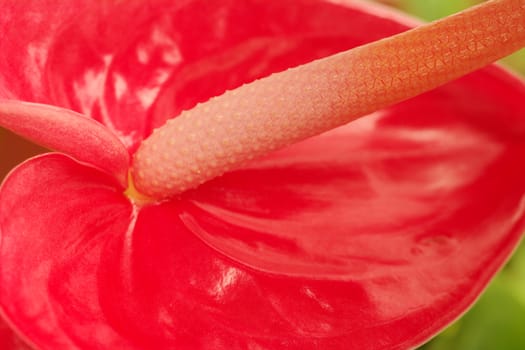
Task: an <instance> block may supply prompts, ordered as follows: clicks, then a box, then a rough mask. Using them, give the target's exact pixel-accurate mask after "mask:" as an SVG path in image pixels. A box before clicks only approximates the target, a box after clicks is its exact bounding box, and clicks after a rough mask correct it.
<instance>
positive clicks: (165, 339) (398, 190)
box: [0, 0, 525, 350]
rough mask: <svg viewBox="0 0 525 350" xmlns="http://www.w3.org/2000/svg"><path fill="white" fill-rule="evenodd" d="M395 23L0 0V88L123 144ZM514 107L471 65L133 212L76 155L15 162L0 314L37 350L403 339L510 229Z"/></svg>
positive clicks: (5, 205)
mask: <svg viewBox="0 0 525 350" xmlns="http://www.w3.org/2000/svg"><path fill="white" fill-rule="evenodd" d="M130 23H133V25H130ZM407 23H408V22H407V21H406V20H405V19H403V18H400V17H399V16H397V15H392V14H391V13H389V12H386V11H384V10H382V9H381V10H379V9H376V8H370V7H368V6H363V5H361V4H360V3H355V2H352V1H345V2H343V3H341V4H334V3H331V2H324V1H309V0H304V1H303V0H301V1H296V2H281V1H277V0H275V1H273V0H272V1H268V0H264V1H263V0H260V1H255V0H254V1H249V2H248V1H246V2H241V1H225V0H224V1H213V2H210V1H207V0H201V1H176V2H174V1H158V2H156V3H155V6H151V4H150V3H149V2H141V1H132V2H108V1H97V2H91V1H85V2H83V1H78V2H75V4H74V6H73V5H72V4H71V2H69V1H63V2H61V1H38V2H32V1H27V2H16V3H15V2H8V3H7V4H6V6H5V8H4V9H3V11H2V14H1V15H0V28H1V29H2V31H3V32H4V33H5V37H4V38H3V40H2V41H1V42H0V52H1V54H0V97H1V98H4V99H15V100H26V101H30V102H39V103H48V104H52V105H55V106H60V107H66V108H70V109H73V110H75V111H77V112H81V113H84V114H86V115H89V116H91V117H93V118H94V119H96V120H98V121H101V122H102V123H103V124H105V125H106V126H107V127H108V129H109V130H112V131H113V132H115V134H116V135H117V136H118V137H119V138H120V139H121V141H122V142H123V143H124V144H125V145H126V146H127V148H128V150H129V151H130V152H131V153H132V152H133V151H134V150H135V149H136V147H137V145H138V144H139V143H140V141H141V140H142V139H143V138H144V137H146V136H147V135H149V134H150V133H151V130H152V128H154V127H156V126H159V125H161V124H162V123H163V122H164V121H165V120H166V119H167V118H169V117H172V116H175V115H177V114H178V113H179V112H180V111H181V110H182V109H187V108H190V107H193V106H194V105H195V104H196V103H197V102H201V101H205V100H206V99H208V98H209V97H211V96H214V95H217V94H220V93H222V92H223V91H224V90H226V89H232V88H235V87H237V86H239V85H241V84H243V83H245V82H248V81H251V80H253V79H255V78H258V77H261V76H265V75H268V74H270V73H272V72H274V71H279V70H283V69H285V68H287V67H289V66H295V65H298V64H300V63H304V62H308V61H310V60H313V59H315V58H318V57H322V56H325V55H328V54H330V53H334V52H338V51H340V50H344V49H348V48H351V47H353V46H356V45H360V44H362V43H364V42H368V41H372V40H376V39H379V38H381V37H384V36H388V35H392V34H394V33H397V32H400V31H403V30H405V29H406V28H407V27H408V25H409V24H407ZM14 28H16V29H14ZM6 53H9V54H6ZM15 63H16V64H15ZM523 98H525V87H524V85H523V83H522V82H521V81H519V80H518V79H516V78H514V77H512V76H511V75H509V74H507V73H506V72H503V71H502V70H500V69H498V68H496V67H489V68H486V69H484V70H482V71H480V72H477V73H475V74H472V75H469V76H467V77H465V78H462V79H461V80H459V81H457V82H454V83H451V84H448V85H446V86H444V87H442V88H440V89H438V90H435V91H433V92H430V93H427V94H425V95H422V96H420V97H418V98H416V99H413V100H410V101H407V102H405V103H402V104H399V105H397V106H395V107H392V108H389V109H387V110H384V111H380V112H377V113H375V114H373V115H370V116H368V117H365V118H363V119H362V120H360V121H358V122H355V123H353V124H350V125H347V126H345V127H342V128H339V129H336V130H333V131H331V132H329V133H326V134H324V135H322V136H319V137H317V138H314V139H310V140H308V141H305V142H303V143H300V144H297V145H294V146H292V147H290V148H287V149H284V150H281V151H279V152H276V153H274V154H271V155H269V156H267V157H265V158H264V159H259V160H254V161H253V162H252V163H250V164H248V165H247V166H245V167H244V168H243V169H240V170H237V171H234V172H231V173H228V174H226V175H224V176H223V177H221V178H217V179H215V180H213V181H210V182H208V183H206V184H205V185H203V186H201V187H199V188H198V189H196V190H194V191H190V192H186V193H184V194H183V195H181V196H180V197H178V198H174V199H171V200H169V201H164V202H162V203H156V204H151V205H149V206H146V207H137V206H135V205H134V204H133V203H131V202H130V201H129V199H128V198H126V197H125V196H124V195H123V191H124V188H122V187H121V185H119V182H118V181H117V179H115V178H114V177H113V176H111V175H109V174H108V173H103V172H101V171H100V170H98V169H97V168H95V167H90V166H89V164H85V163H80V162H78V160H75V159H73V158H70V157H67V156H65V155H61V154H51V155H45V156H41V157H38V158H35V159H32V160H30V161H27V162H26V163H24V164H22V165H21V166H19V167H18V168H17V169H15V170H14V171H13V172H12V173H11V174H10V176H9V177H8V178H7V179H6V181H5V182H4V183H3V185H2V187H1V188H0V235H1V247H0V305H1V309H2V314H3V315H4V316H5V317H7V318H8V319H9V321H10V323H11V324H12V325H13V326H14V327H16V329H17V331H18V332H20V333H21V334H23V336H24V337H25V338H26V339H28V340H29V341H30V342H31V343H33V344H34V345H35V346H37V347H39V348H42V349H72V348H81V349H152V348H159V349H203V350H204V349H306V350H308V349H405V348H409V347H412V346H414V345H416V344H418V343H420V342H422V341H424V340H425V339H427V338H428V337H429V336H431V335H432V334H434V333H435V332H437V331H438V330H440V329H441V328H442V327H444V326H445V325H446V324H447V323H448V322H450V321H451V320H453V319H454V318H456V317H457V316H458V315H460V314H461V313H462V312H463V311H464V310H465V309H466V308H467V307H468V305H470V303H472V302H473V301H474V299H475V298H476V296H477V295H479V293H480V291H481V290H482V288H483V287H484V286H485V285H486V283H487V282H488V280H489V279H490V277H491V276H492V275H493V274H494V273H495V272H496V271H497V270H498V269H499V268H500V267H501V265H502V264H503V263H504V261H505V260H506V259H507V258H508V256H509V254H510V253H511V251H512V250H513V248H514V247H515V245H516V243H517V242H518V240H519V238H520V236H521V232H522V230H523V226H524V222H523V217H524V212H523V211H524V205H523V197H524V193H525V182H523V178H524V175H525V169H524V168H523V167H522V166H521V163H520V162H519V161H517V160H519V159H522V158H523V156H524V154H525V145H524V143H523V140H524V136H525V120H524V119H523V115H524V114H525V106H524V105H523V103H522V102H521V101H522V100H523ZM93 165H94V166H98V164H96V162H94V164H93Z"/></svg>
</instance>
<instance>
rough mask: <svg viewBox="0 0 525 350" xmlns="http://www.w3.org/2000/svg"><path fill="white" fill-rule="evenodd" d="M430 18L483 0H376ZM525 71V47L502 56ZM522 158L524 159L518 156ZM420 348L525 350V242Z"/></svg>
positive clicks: (436, 349)
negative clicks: (467, 307) (456, 317)
mask: <svg viewBox="0 0 525 350" xmlns="http://www.w3.org/2000/svg"><path fill="white" fill-rule="evenodd" d="M376 1H377V2H382V3H384V4H387V5H389V6H393V7H397V8H399V9H401V10H403V11H404V12H408V13H411V14H413V15H414V16H416V17H419V18H422V19H424V20H427V21H430V20H434V19H438V18H441V17H444V16H447V15H449V14H452V13H455V12H458V11H460V10H462V9H464V8H467V7H469V6H472V5H476V4H479V3H481V2H482V1H480V0H376ZM501 63H502V64H504V65H506V66H507V67H510V68H511V69H512V70H514V71H516V72H519V73H520V74H522V75H525V50H521V51H519V52H518V53H516V54H514V55H512V56H510V57H507V58H506V59H504V60H502V62H501ZM516 161H517V162H522V161H523V160H516ZM420 350H525V242H522V244H521V247H520V248H519V249H518V250H517V251H516V253H515V254H514V256H513V257H512V259H511V260H510V261H509V263H508V264H507V266H506V267H505V268H504V269H503V271H501V273H500V274H499V275H498V276H497V277H496V278H495V279H494V281H493V282H492V283H491V285H490V286H489V288H488V289H487V290H486V291H485V293H484V294H483V295H482V296H481V297H480V299H479V300H478V302H477V303H476V304H475V305H474V306H473V307H472V308H471V309H470V310H469V311H468V312H467V313H466V314H465V315H464V316H463V317H462V318H460V319H459V320H458V321H456V322H455V323H454V324H453V325H451V326H449V327H448V328H447V329H446V330H445V331H443V332H442V333H441V334H440V335H438V336H437V337H435V338H434V339H433V340H431V341H430V342H428V343H427V344H425V345H423V346H422V347H421V348H420Z"/></svg>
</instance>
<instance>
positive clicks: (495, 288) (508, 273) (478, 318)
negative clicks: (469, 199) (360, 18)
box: [0, 0, 525, 350]
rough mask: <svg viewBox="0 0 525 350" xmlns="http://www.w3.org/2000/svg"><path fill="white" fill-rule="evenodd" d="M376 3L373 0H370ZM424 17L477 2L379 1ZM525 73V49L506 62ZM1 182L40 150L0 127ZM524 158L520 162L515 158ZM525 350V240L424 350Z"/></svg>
mask: <svg viewBox="0 0 525 350" xmlns="http://www.w3.org/2000/svg"><path fill="white" fill-rule="evenodd" d="M370 1H373V0H370ZM375 1H378V2H382V3H385V4H387V5H389V6H394V7H397V8H400V9H402V10H403V11H405V12H408V13H411V14H413V15H415V16H417V17H419V18H423V19H425V20H433V19H437V18H441V17H443V16H446V15H448V14H451V13H454V12H457V11H460V10H461V9H463V8H466V7H469V6H472V5H475V4H477V3H479V2H481V1H479V0H375ZM502 63H503V64H505V65H508V66H509V67H511V69H514V70H515V71H518V72H521V74H525V50H521V51H520V52H518V53H517V54H514V55H512V56H511V57H508V58H506V59H505V60H503V62H502ZM0 149H2V150H6V151H2V159H1V161H0V180H1V179H2V178H3V177H4V176H5V174H6V173H7V172H8V171H9V169H11V168H13V167H14V166H15V165H16V164H18V163H20V162H21V161H22V160H24V159H26V158H28V157H30V156H32V155H35V154H37V153H41V152H42V151H43V149H42V148H40V147H37V146H34V145H33V144H31V143H28V142H26V141H24V140H22V139H20V138H18V137H16V136H14V135H13V134H11V133H8V132H7V131H5V130H3V129H2V128H0ZM517 161H522V160H517ZM456 349H457V350H524V349H525V244H523V243H522V245H521V248H519V249H518V251H517V252H516V254H514V256H513V258H512V260H511V261H510V262H509V263H508V264H507V266H506V267H505V268H504V270H503V271H502V272H501V273H500V274H499V275H498V276H497V277H496V278H495V280H494V281H493V282H492V284H491V285H490V287H489V288H488V289H487V291H486V292H485V293H484V294H483V295H482V296H481V298H480V299H479V301H478V302H477V303H476V304H475V305H474V306H473V307H472V308H471V309H470V311H469V312H467V313H466V314H465V315H464V316H463V317H462V318H461V319H459V320H458V321H457V322H456V323H454V324H453V325H451V326H450V327H449V328H448V329H446V330H445V331H444V332H443V333H441V334H440V335H438V336H437V337H436V338H434V339H433V340H432V341H430V342H429V343H427V344H425V345H424V346H422V347H421V348H420V350H456Z"/></svg>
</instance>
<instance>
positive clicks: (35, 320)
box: [0, 154, 134, 349]
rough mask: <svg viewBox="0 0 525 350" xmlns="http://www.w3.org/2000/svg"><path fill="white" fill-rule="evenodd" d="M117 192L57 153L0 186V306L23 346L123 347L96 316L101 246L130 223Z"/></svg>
mask: <svg viewBox="0 0 525 350" xmlns="http://www.w3.org/2000/svg"><path fill="white" fill-rule="evenodd" d="M122 191H123V190H122V188H121V187H120V186H119V185H118V183H117V182H116V181H115V180H114V179H113V178H111V177H110V176H108V175H105V174H103V173H101V172H100V171H99V170H96V169H94V168H88V167H86V166H83V165H80V164H79V163H77V162H75V161H74V160H72V159H71V158H68V157H66V156H63V155H59V154H50V155H44V156H41V157H38V158H34V159H32V160H30V161H28V162H26V163H24V164H22V165H20V166H19V167H18V168H16V169H15V170H14V171H13V172H12V173H11V174H10V176H9V177H8V178H7V179H6V180H5V182H4V183H3V185H2V188H1V190H0V234H1V251H0V261H1V262H2V264H1V265H0V276H1V277H0V279H1V281H0V285H1V286H2V288H0V304H1V306H2V312H3V314H4V315H5V316H6V317H7V318H8V319H9V320H10V322H11V323H12V324H13V325H14V326H15V327H16V328H17V329H18V331H19V332H20V333H21V334H23V335H24V336H25V337H26V338H27V339H29V341H31V342H33V343H35V344H36V345H38V346H41V347H42V348H46V349H72V348H76V347H80V348H83V347H84V344H86V342H90V343H91V344H90V345H88V346H89V348H100V349H109V348H112V346H113V344H115V343H116V344H119V346H120V348H122V340H121V338H120V337H119V336H118V335H115V334H114V333H115V332H114V331H113V330H112V329H111V327H108V325H107V324H106V321H105V319H104V315H103V312H102V310H101V309H100V305H99V302H98V294H99V293H98V278H97V272H98V270H99V269H100V262H101V259H102V258H103V257H102V255H103V254H104V246H105V245H106V244H107V242H108V241H111V240H112V239H115V238H117V239H119V238H122V237H124V236H125V234H126V232H127V230H128V227H129V225H130V223H131V222H132V221H133V215H134V214H133V209H132V206H131V204H130V203H129V202H128V201H127V200H126V198H125V197H124V196H123V195H122ZM85 337H87V338H89V339H90V340H88V339H85ZM115 339H116V340H115ZM93 342H95V344H97V345H96V346H95V347H91V345H92V344H93Z"/></svg>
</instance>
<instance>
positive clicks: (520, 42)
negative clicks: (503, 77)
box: [132, 0, 525, 198]
mask: <svg viewBox="0 0 525 350" xmlns="http://www.w3.org/2000/svg"><path fill="white" fill-rule="evenodd" d="M523 46H525V0H493V1H489V2H487V3H485V4H483V5H480V6H478V7H475V8H472V9H469V10H467V11H464V12H462V13H460V14H457V15H455V16H452V17H449V18H446V19H444V20H441V21H438V22H435V23H432V24H429V25H425V26H422V27H419V28H416V29H414V30H411V31H408V32H405V33H402V34H400V35H397V36H394V37H391V38H388V39H384V40H381V41H378V42H375V43H372V44H369V45H366V46H362V47H359V48H356V49H353V50H350V51H347V52H344V53H341V54H338V55H335V56H331V57H328V58H325V59H322V60H318V61H315V62H313V63H309V64H306V65H303V66H300V67H297V68H294V69H290V70H288V71H286V72H282V73H278V74H274V75H272V76H270V77H268V78H265V79H261V80H259V81H255V82H253V83H251V84H247V85H244V86H243V87H241V88H238V89H236V90H233V91H229V92H227V93H225V94H224V95H222V96H220V97H217V98H214V99H212V100H210V101H208V102H206V103H204V104H201V105H198V106H197V107H195V108H194V109H192V110H190V111H187V112H184V113H183V114H182V115H181V116H179V117H177V118H175V119H172V120H170V121H169V122H168V123H166V125H164V126H163V127H161V128H159V129H157V130H156V131H155V132H154V133H153V134H152V135H151V136H150V137H149V138H148V139H147V140H145V141H144V142H143V143H142V145H141V146H140V148H139V150H138V151H137V153H136V154H135V157H134V159H133V163H132V175H133V180H134V182H135V186H136V187H137V189H138V190H139V191H140V192H141V193H143V194H146V195H148V196H151V197H154V198H166V197H170V196H173V195H176V194H177V193H180V192H183V191H185V190H187V189H191V188H193V187H196V186H198V185H199V184H201V183H203V182H205V181H208V180H210V179H213V178H214V177H217V176H220V175H221V174H223V173H224V172H226V171H229V170H231V169H234V168H236V167H239V166H240V165H241V164H243V163H244V162H246V161H248V160H250V159H252V158H254V157H257V156H260V155H263V154H266V153H268V152H270V151H273V150H276V149H278V148H281V147H284V146H286V145H289V144H292V143H294V142H297V141H300V140H303V139H305V138H308V137H310V136H314V135H317V134H320V133H322V132H325V131H327V130H330V129H332V128H335V127H337V126H340V125H343V124H346V123H348V122H350V121H352V120H354V119H356V118H358V117H361V116H363V115H366V114H368V113H371V112H373V111H375V110H378V109H380V108H384V107H386V106H388V105H391V104H393V103H396V102H400V101H402V100H405V99H407V98H410V97H413V96H415V95H418V94H420V93H423V92H425V91H428V90H430V89H433V88H435V87H437V86H439V85H442V84H444V83H446V82H448V81H451V80H453V79H455V78H458V77H460V76H462V75H464V74H467V73H469V72H471V71H474V70H476V69H478V68H481V67H483V66H485V65H487V64H489V63H491V62H493V61H495V60H497V59H499V58H501V57H504V56H506V55H508V54H510V53H512V52H513V51H515V50H517V49H519V48H521V47H523Z"/></svg>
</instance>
